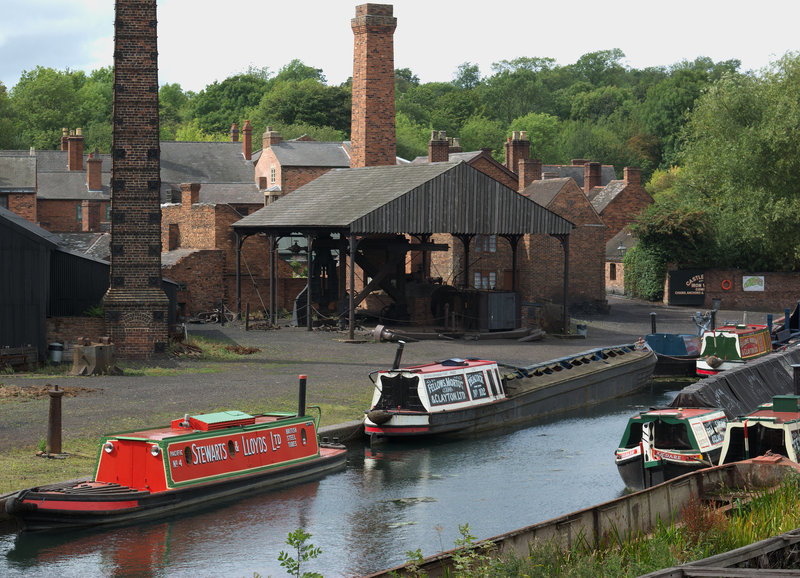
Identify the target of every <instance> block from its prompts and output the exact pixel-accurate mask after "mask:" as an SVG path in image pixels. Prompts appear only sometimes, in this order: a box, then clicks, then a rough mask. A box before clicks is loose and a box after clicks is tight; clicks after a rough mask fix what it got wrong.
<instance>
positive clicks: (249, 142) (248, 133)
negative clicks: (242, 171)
mask: <svg viewBox="0 0 800 578" xmlns="http://www.w3.org/2000/svg"><path fill="white" fill-rule="evenodd" d="M242 154H243V155H244V158H245V160H248V161H249V160H251V159H252V158H253V127H252V126H250V121H249V120H246V121H244V126H243V127H242Z"/></svg>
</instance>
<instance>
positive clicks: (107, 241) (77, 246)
mask: <svg viewBox="0 0 800 578" xmlns="http://www.w3.org/2000/svg"><path fill="white" fill-rule="evenodd" d="M56 235H57V236H58V238H59V245H60V246H61V247H63V248H65V249H69V250H71V251H73V252H76V253H81V254H84V255H89V256H90V257H94V258H95V259H100V260H103V261H108V260H109V259H110V257H111V234H110V233H56Z"/></svg>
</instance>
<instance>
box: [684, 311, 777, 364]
mask: <svg viewBox="0 0 800 578" xmlns="http://www.w3.org/2000/svg"><path fill="white" fill-rule="evenodd" d="M771 351H772V337H771V336H770V333H769V328H768V327H767V326H766V325H748V324H744V323H738V324H729V325H723V326H721V327H717V328H716V329H713V330H709V331H706V332H705V333H703V340H702V343H701V349H700V358H699V359H698V360H697V374H698V375H715V374H717V373H719V372H720V371H724V370H726V369H733V368H734V367H738V366H740V365H741V364H743V363H746V362H747V361H750V360H752V359H756V358H757V357H761V356H762V355H766V354H767V353H769V352H771Z"/></svg>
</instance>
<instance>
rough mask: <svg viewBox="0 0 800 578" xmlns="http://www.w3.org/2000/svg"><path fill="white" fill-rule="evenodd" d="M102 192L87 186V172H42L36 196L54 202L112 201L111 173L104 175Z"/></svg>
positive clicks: (102, 176) (102, 177) (102, 175)
mask: <svg viewBox="0 0 800 578" xmlns="http://www.w3.org/2000/svg"><path fill="white" fill-rule="evenodd" d="M101 181H102V184H103V188H102V190H99V191H90V190H89V187H88V185H87V184H86V171H85V170H84V171H64V172H58V173H56V172H41V171H39V184H38V188H37V194H36V196H37V197H38V198H40V199H45V200H49V201H53V200H72V199H75V200H85V199H88V200H98V201H108V200H110V199H111V188H110V186H109V185H110V183H111V173H102V174H101Z"/></svg>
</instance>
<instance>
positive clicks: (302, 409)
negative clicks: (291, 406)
mask: <svg viewBox="0 0 800 578" xmlns="http://www.w3.org/2000/svg"><path fill="white" fill-rule="evenodd" d="M299 378H300V386H299V387H298V391H297V417H302V416H304V415H306V376H305V375H300V376H299Z"/></svg>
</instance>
